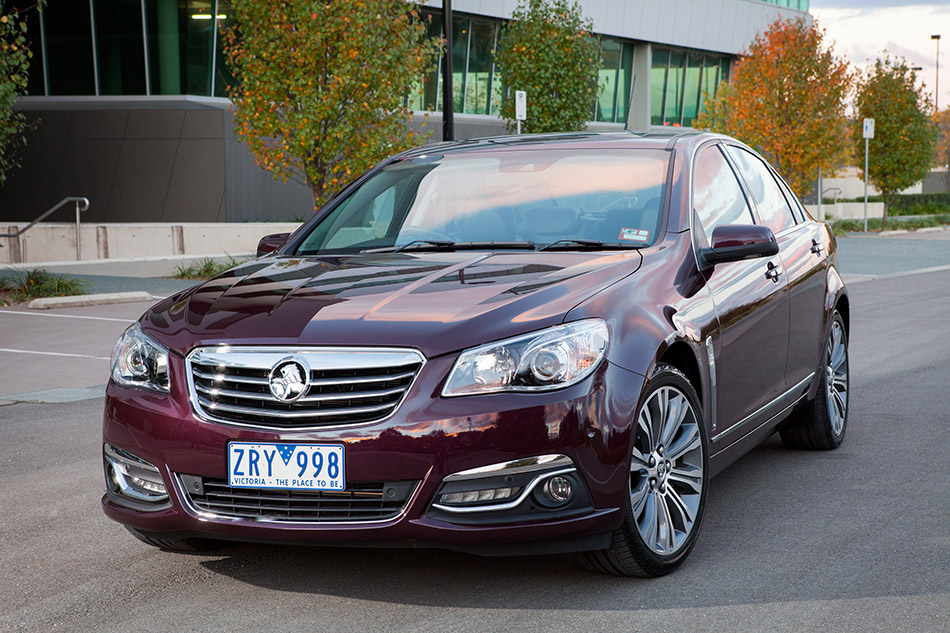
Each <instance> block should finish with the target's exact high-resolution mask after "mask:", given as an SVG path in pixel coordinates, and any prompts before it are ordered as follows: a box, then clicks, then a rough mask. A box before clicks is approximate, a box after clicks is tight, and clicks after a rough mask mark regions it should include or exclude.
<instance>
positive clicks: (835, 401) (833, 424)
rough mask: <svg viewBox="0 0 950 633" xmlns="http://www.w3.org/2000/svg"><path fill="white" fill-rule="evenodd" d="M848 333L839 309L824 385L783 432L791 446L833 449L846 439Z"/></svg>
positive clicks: (828, 346)
mask: <svg viewBox="0 0 950 633" xmlns="http://www.w3.org/2000/svg"><path fill="white" fill-rule="evenodd" d="M848 375H849V374H848V333H847V331H846V330H845V328H844V319H843V318H841V315H840V314H839V313H838V312H837V311H836V312H835V313H834V317H833V319H832V322H831V331H830V332H829V333H828V340H827V342H826V343H825V362H824V365H823V366H822V375H821V376H820V379H821V386H820V387H819V388H818V394H817V395H816V396H815V398H814V399H813V400H812V401H811V402H809V403H807V404H806V406H805V408H804V409H802V410H801V411H800V412H798V413H797V414H796V415H795V417H794V418H793V419H792V421H791V422H789V423H788V425H787V426H785V427H784V428H783V429H782V430H781V431H779V435H780V436H781V437H782V442H783V443H784V444H785V446H786V447H788V448H803V449H812V450H814V449H818V450H831V449H835V448H838V446H840V445H841V442H842V441H843V440H844V433H845V430H847V426H848V395H849V393H848V387H849V379H848Z"/></svg>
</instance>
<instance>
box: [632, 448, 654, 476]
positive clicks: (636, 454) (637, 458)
mask: <svg viewBox="0 0 950 633" xmlns="http://www.w3.org/2000/svg"><path fill="white" fill-rule="evenodd" d="M649 467H650V465H649V464H648V463H647V458H646V457H644V456H643V453H641V452H640V449H638V448H637V447H636V446H634V447H633V458H632V459H631V460H630V472H631V473H638V472H640V471H641V470H646V469H647V468H649Z"/></svg>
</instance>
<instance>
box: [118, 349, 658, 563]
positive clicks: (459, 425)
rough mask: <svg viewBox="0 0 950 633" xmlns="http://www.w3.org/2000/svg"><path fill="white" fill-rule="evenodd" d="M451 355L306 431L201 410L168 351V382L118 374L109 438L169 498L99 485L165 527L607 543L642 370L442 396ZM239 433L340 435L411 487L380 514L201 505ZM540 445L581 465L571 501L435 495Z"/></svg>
mask: <svg viewBox="0 0 950 633" xmlns="http://www.w3.org/2000/svg"><path fill="white" fill-rule="evenodd" d="M453 360H454V359H452V358H435V359H431V360H430V361H429V362H428V363H427V365H426V367H425V368H424V370H423V371H422V372H421V373H420V375H419V377H418V379H417V380H416V382H415V383H414V384H413V386H412V389H411V390H410V392H409V393H408V394H407V397H406V400H405V401H404V402H403V403H402V405H401V406H400V407H399V409H398V410H397V411H396V413H395V415H393V416H391V417H389V418H387V419H386V420H383V421H381V422H377V423H369V424H357V425H349V426H338V427H333V426H330V427H326V428H324V429H319V430H307V431H291V430H286V431H282V430H263V429H255V428H248V427H238V426H233V425H227V424H223V423H219V422H213V421H208V420H205V419H202V418H200V417H199V416H197V415H196V414H195V412H194V410H193V409H192V407H191V405H190V403H189V400H188V397H187V385H186V384H185V382H184V380H183V378H182V376H183V375H184V371H183V363H182V362H181V359H180V358H175V359H173V360H172V361H171V362H172V363H174V366H173V367H172V370H173V371H172V386H171V394H170V395H165V394H158V393H152V392H148V391H144V390H140V389H132V388H125V387H120V386H117V385H115V384H111V383H110V385H109V387H108V388H107V390H106V406H105V413H104V418H103V441H104V443H105V444H109V445H112V446H114V447H117V448H119V449H121V450H122V451H126V452H128V453H130V454H132V455H135V456H137V457H139V458H141V459H143V460H146V461H148V462H149V463H151V464H154V465H155V467H156V468H157V469H158V471H159V474H160V475H161V478H162V480H164V482H165V487H166V489H167V492H168V498H167V500H165V501H163V502H161V503H154V504H148V503H145V504H143V503H142V502H140V501H138V500H134V499H133V500H130V499H128V498H126V497H125V496H124V495H123V494H122V493H121V491H117V490H115V489H114V486H113V487H112V488H113V489H109V490H108V491H107V493H106V494H105V495H104V496H103V498H102V505H103V509H104V510H105V513H106V514H107V515H108V516H109V517H110V518H112V519H114V520H116V521H118V522H120V523H122V524H125V525H127V526H129V527H131V528H134V529H135V530H137V531H139V532H142V533H145V534H147V535H154V536H161V537H164V538H188V537H205V538H215V539H223V540H235V541H250V542H283V543H305V544H324V545H347V544H350V545H367V546H368V545H392V546H420V545H423V546H432V547H448V548H452V549H459V550H463V551H475V552H481V553H505V554H508V553H517V552H523V553H535V552H542V551H543V552H555V551H571V550H583V549H596V548H601V547H606V546H607V544H608V541H607V540H606V539H607V537H608V536H609V534H610V532H611V531H612V530H614V529H615V528H616V527H617V526H618V525H620V523H621V521H622V519H623V516H622V511H621V508H622V507H623V504H624V502H625V497H626V495H627V479H628V476H629V475H628V472H627V471H628V462H629V441H630V432H631V426H630V425H631V419H632V411H634V410H635V406H636V397H637V395H638V394H639V393H640V390H641V388H642V386H643V378H642V377H641V376H638V375H637V374H633V373H630V372H627V371H625V370H623V369H621V368H618V367H616V366H614V365H611V364H609V363H607V362H605V363H603V365H602V366H601V367H600V368H599V369H598V370H597V372H595V373H594V374H593V375H592V376H590V377H589V378H588V379H586V380H584V381H582V382H581V383H579V384H577V385H573V386H572V387H569V388H567V389H564V390H561V391H557V392H550V393H544V394H494V395H482V396H469V397H461V398H448V399H447V398H440V397H439V396H438V394H439V390H440V387H441V381H442V379H443V378H444V376H445V375H447V373H448V370H449V368H450V367H451V364H452V362H453ZM176 370H177V371H176ZM624 394H633V395H624ZM231 441H242V442H281V443H334V444H343V445H344V446H345V451H346V464H347V466H346V476H347V487H348V488H350V487H351V486H352V487H354V488H358V487H360V486H362V485H368V484H367V482H380V485H381V486H383V487H382V488H381V490H384V491H386V492H389V491H390V488H387V486H389V487H391V488H392V487H394V488H395V489H396V492H394V493H393V494H394V495H395V494H397V493H398V494H403V495H404V497H405V499H406V500H405V502H404V503H403V505H402V506H401V508H399V509H397V511H396V513H394V515H393V513H390V514H391V516H389V517H387V518H382V519H373V520H363V519H357V520H352V519H348V520H344V521H337V520H327V519H326V518H321V519H318V520H307V519H304V520H300V518H299V517H297V518H295V519H287V518H282V519H277V520H274V519H273V518H261V517H257V518H255V517H236V516H227V515H225V514H222V513H219V512H209V511H205V510H203V509H202V508H201V507H199V505H200V504H198V503H196V501H195V499H196V498H197V497H195V495H193V494H191V493H190V492H188V491H186V487H190V486H196V487H200V486H203V485H204V482H206V481H207V482H212V481H218V482H220V481H221V480H224V482H226V481H227V445H228V443H229V442H231ZM539 455H563V456H565V458H566V459H568V460H569V462H570V464H571V467H570V468H568V469H567V470H564V462H560V463H559V464H556V465H555V467H556V468H560V469H561V471H563V473H562V474H565V475H566V476H568V477H574V478H575V479H574V480H573V481H574V483H575V484H576V488H577V489H578V490H579V494H578V495H577V496H575V498H574V500H573V501H572V503H570V504H565V505H564V506H561V507H556V508H551V507H544V504H543V503H536V502H535V501H536V500H537V499H538V497H536V496H532V494H529V493H530V492H531V491H528V493H525V494H524V495H521V496H522V497H523V498H522V500H521V501H522V502H521V503H518V504H515V505H513V506H512V507H510V508H506V509H501V510H499V509H493V510H490V511H480V512H479V511H476V512H469V511H466V512H456V511H452V510H451V509H450V508H449V509H447V508H446V507H445V505H444V504H439V503H438V501H439V498H440V495H441V494H442V493H445V492H446V491H449V490H454V489H452V488H450V487H449V488H443V486H449V485H450V484H452V482H453V479H452V478H451V477H450V476H451V475H453V474H457V473H460V472H463V471H470V470H472V469H478V468H480V467H485V466H488V465H491V464H500V463H504V462H509V461H512V460H520V459H523V458H530V457H534V456H539ZM104 463H105V464H106V466H107V467H108V462H107V461H105V462H104ZM538 472H540V473H541V474H545V471H544V470H543V469H541V470H539V471H538ZM552 472H554V471H553V470H552V471H551V472H548V473H547V474H551V473H552ZM502 476H503V475H502ZM447 477H449V478H450V479H449V483H448V484H447V483H446V478H447ZM456 479H457V478H456ZM486 481H487V480H486ZM512 481H514V480H512ZM530 481H534V483H533V484H530V485H532V486H537V485H538V483H539V480H538V479H537V478H536V477H535V478H533V479H532V477H530V476H529V477H527V478H525V477H522V478H521V479H520V480H518V481H514V484H513V485H522V487H526V486H527V485H528V484H527V483H525V482H530ZM107 484H108V478H107ZM498 485H504V484H498ZM400 486H402V488H399V487H400ZM483 487H484V486H483ZM108 488H110V486H108V485H107V489H108ZM457 488H458V486H457V484H456V488H455V489H457ZM196 490H197V488H196ZM535 495H536V491H535ZM509 505H511V504H509Z"/></svg>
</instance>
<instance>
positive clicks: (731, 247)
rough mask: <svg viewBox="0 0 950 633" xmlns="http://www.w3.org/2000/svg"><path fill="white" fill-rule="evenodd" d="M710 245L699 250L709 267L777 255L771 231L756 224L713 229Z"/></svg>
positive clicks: (726, 225) (724, 226)
mask: <svg viewBox="0 0 950 633" xmlns="http://www.w3.org/2000/svg"><path fill="white" fill-rule="evenodd" d="M711 242H712V245H711V246H709V247H708V248H701V249H699V256H700V258H701V259H702V260H703V261H705V262H706V263H707V264H708V265H710V266H715V265H716V264H723V263H725V262H737V261H739V260H742V259H754V258H756V257H769V256H771V255H775V254H777V253H778V242H776V241H775V235H773V234H772V229H770V228H769V227H767V226H760V225H758V224H724V225H722V226H717V227H716V228H715V229H713V234H712V240H711Z"/></svg>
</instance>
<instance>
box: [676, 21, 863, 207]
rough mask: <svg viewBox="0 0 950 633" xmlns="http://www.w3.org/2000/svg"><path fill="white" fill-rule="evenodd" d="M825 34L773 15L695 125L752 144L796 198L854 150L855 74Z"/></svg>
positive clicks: (846, 159)
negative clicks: (851, 107) (851, 103)
mask: <svg viewBox="0 0 950 633" xmlns="http://www.w3.org/2000/svg"><path fill="white" fill-rule="evenodd" d="M824 37H825V33H824V31H823V30H822V29H820V28H819V27H818V26H815V25H809V24H806V23H805V22H803V21H802V20H784V19H779V20H776V21H775V22H773V23H772V24H771V25H769V28H768V29H767V30H766V31H765V32H764V33H760V34H758V35H757V36H756V37H755V40H753V42H752V44H751V45H750V46H749V49H748V51H746V53H745V54H744V56H743V57H741V58H740V59H739V61H738V62H736V64H735V65H734V66H733V68H732V71H731V73H730V74H731V76H730V78H729V81H728V82H726V83H723V84H722V85H721V86H720V87H719V90H718V91H717V92H716V95H715V96H714V97H712V98H708V97H707V99H706V110H705V111H704V112H703V113H702V114H700V116H699V118H698V119H696V121H695V122H694V123H693V125H694V127H696V128H698V129H704V130H712V131H715V132H720V133H723V134H729V135H731V136H734V137H736V138H738V139H739V140H741V141H743V142H745V143H747V144H748V145H749V146H751V147H754V148H755V149H756V150H758V151H759V152H760V153H761V154H762V155H763V156H765V157H766V158H768V160H769V162H771V163H772V165H774V166H775V168H776V169H777V170H778V171H779V173H781V174H782V176H783V177H784V178H785V180H786V181H787V182H788V184H789V186H790V187H791V188H792V189H793V190H794V191H795V192H796V193H797V194H798V195H799V196H801V195H803V194H805V193H806V192H807V191H809V190H810V188H811V183H812V182H813V181H814V180H815V179H816V178H817V177H818V169H819V168H822V169H824V170H825V174H826V175H830V174H831V173H833V172H834V170H835V169H837V168H840V167H842V166H844V165H846V164H847V163H848V162H849V161H848V158H849V155H850V150H851V142H850V140H849V137H850V134H849V131H850V130H849V128H848V121H847V119H846V118H845V104H846V100H847V97H848V95H849V94H850V93H851V88H852V86H853V77H852V73H851V71H850V68H849V66H848V63H847V61H845V60H844V59H840V58H837V57H835V55H834V53H833V52H832V50H831V48H830V47H827V48H826V47H825V45H824Z"/></svg>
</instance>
